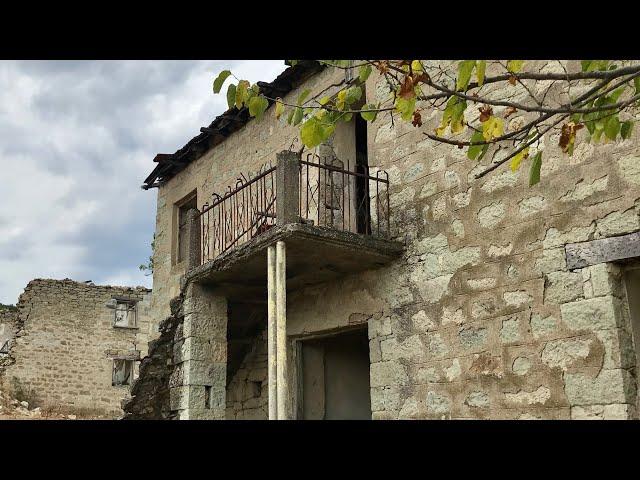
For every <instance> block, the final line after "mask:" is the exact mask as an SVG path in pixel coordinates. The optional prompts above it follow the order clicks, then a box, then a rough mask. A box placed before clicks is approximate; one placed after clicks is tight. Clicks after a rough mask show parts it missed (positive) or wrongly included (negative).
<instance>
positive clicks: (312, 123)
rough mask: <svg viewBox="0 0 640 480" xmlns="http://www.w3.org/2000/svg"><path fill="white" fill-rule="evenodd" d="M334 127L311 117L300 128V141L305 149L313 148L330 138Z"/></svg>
mask: <svg viewBox="0 0 640 480" xmlns="http://www.w3.org/2000/svg"><path fill="white" fill-rule="evenodd" d="M335 128H336V126H335V124H333V123H326V122H323V121H322V120H319V119H318V118H317V117H311V118H310V119H309V120H307V121H306V122H304V123H303V124H302V127H301V128H300V140H302V143H304V144H305V146H306V147H307V148H314V147H317V146H318V145H320V144H321V143H322V142H324V141H325V140H326V139H327V138H329V137H330V136H331V134H332V133H333V131H334V130H335Z"/></svg>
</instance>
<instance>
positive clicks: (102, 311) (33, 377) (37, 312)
mask: <svg viewBox="0 0 640 480" xmlns="http://www.w3.org/2000/svg"><path fill="white" fill-rule="evenodd" d="M149 294H150V290H148V289H146V288H142V287H137V288H128V287H112V286H97V285H93V284H86V283H80V282H74V281H72V280H44V279H36V280H32V281H31V282H29V284H28V285H27V287H26V288H25V291H24V293H23V294H22V295H21V296H20V299H19V302H18V305H17V306H18V325H19V329H18V332H17V334H16V338H15V342H14V344H13V346H12V348H11V357H12V364H11V365H9V366H7V367H6V368H5V369H4V371H3V372H2V374H1V375H0V380H1V381H2V388H3V389H5V390H6V391H8V393H10V394H13V395H14V396H15V394H16V393H19V392H17V390H20V391H22V392H30V395H31V399H30V400H31V401H30V403H31V404H32V405H33V406H41V407H43V408H52V409H56V410H59V411H61V412H68V413H80V414H84V415H88V416H92V415H103V416H104V415H107V416H113V417H118V416H120V415H121V413H122V411H121V408H120V404H121V401H122V400H123V398H125V397H127V396H128V395H129V388H130V387H129V386H128V385H122V386H114V385H112V369H113V359H114V358H128V359H139V358H141V357H142V356H145V355H146V353H147V342H148V339H149V336H150V332H151V331H152V330H153V329H154V326H153V322H151V321H150V317H149V316H148V314H147V310H148V308H149V307H148V306H149V301H150V298H149ZM114 298H127V299H130V300H135V301H137V305H136V308H137V327H135V328H115V327H114V325H113V323H114V309H113V308H109V306H112V305H111V304H112V303H113V302H114V301H115V300H114ZM23 394H24V393H23Z"/></svg>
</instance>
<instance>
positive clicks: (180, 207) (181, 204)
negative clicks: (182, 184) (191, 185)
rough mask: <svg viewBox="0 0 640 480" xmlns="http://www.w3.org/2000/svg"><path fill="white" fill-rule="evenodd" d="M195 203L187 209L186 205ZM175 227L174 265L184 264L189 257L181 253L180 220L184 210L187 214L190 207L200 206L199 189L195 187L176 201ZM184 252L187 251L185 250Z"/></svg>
mask: <svg viewBox="0 0 640 480" xmlns="http://www.w3.org/2000/svg"><path fill="white" fill-rule="evenodd" d="M192 202H193V203H194V205H191V206H190V207H189V208H187V209H186V210H185V206H187V205H188V204H190V203H192ZM173 205H174V227H175V230H174V231H175V235H174V237H173V238H174V248H173V255H172V257H173V265H181V264H183V263H184V262H185V261H186V260H187V259H186V258H182V257H181V253H180V247H181V244H182V242H181V241H180V240H181V237H182V236H181V235H180V231H181V225H180V220H181V214H182V212H183V211H184V213H185V215H186V212H188V211H189V209H190V208H196V209H197V208H198V190H197V189H194V190H193V191H191V192H190V193H189V194H188V195H185V196H184V197H182V198H181V199H180V200H179V201H177V202H175V203H174V204H173ZM183 226H186V218H185V225H183ZM183 253H186V251H185V252H183Z"/></svg>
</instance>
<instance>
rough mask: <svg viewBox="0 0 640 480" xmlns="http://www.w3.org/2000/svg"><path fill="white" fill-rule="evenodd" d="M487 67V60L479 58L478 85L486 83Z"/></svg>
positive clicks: (477, 67)
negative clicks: (485, 73)
mask: <svg viewBox="0 0 640 480" xmlns="http://www.w3.org/2000/svg"><path fill="white" fill-rule="evenodd" d="M486 69H487V61H486V60H478V62H477V63H476V76H477V77H478V86H479V87H481V86H482V85H483V84H484V72H485V70H486Z"/></svg>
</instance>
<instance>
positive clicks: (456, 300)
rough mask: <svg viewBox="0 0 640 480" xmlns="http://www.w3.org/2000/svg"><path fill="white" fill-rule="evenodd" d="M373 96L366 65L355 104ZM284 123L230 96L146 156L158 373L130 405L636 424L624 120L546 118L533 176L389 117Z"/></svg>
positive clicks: (331, 82)
mask: <svg viewBox="0 0 640 480" xmlns="http://www.w3.org/2000/svg"><path fill="white" fill-rule="evenodd" d="M573 63H575V62H568V67H569V68H570V69H571V68H576V65H573ZM531 64H533V68H547V67H548V65H549V63H548V62H541V61H536V62H531ZM344 79H345V73H344V72H343V71H342V70H337V69H325V68H322V67H321V66H320V65H319V64H317V63H315V62H312V61H302V62H300V63H298V64H297V65H295V66H293V67H288V68H287V69H286V70H285V71H284V72H283V73H282V74H281V75H280V76H279V77H278V78H277V79H276V80H274V81H273V82H271V83H260V84H259V85H260V88H261V89H262V91H263V92H265V93H266V94H267V95H268V96H271V97H277V96H279V97H282V98H283V100H284V102H289V103H295V100H296V98H297V96H298V95H299V93H300V92H301V91H303V90H304V89H310V90H311V92H312V93H311V95H315V94H318V93H319V92H321V91H324V92H326V93H323V95H327V94H331V92H332V91H333V92H335V91H336V87H335V84H339V83H340V82H342V81H344ZM513 88H514V89H518V88H519V86H514V87H513ZM498 93H500V92H498ZM383 95H384V84H383V80H382V79H381V77H379V76H376V75H375V74H372V75H371V76H370V77H369V79H368V80H367V82H366V99H364V100H363V101H366V102H375V101H377V100H381V99H382V96H383ZM496 114H500V111H499V109H496ZM423 121H424V122H425V126H424V127H423V128H428V129H432V128H434V127H435V126H436V124H437V122H438V121H439V118H437V116H436V115H434V116H432V117H431V118H424V117H423ZM511 121H518V119H517V116H516V118H513V119H512V120H511ZM297 135H298V132H297V129H296V128H295V127H290V126H288V125H286V123H284V122H283V120H282V119H281V120H280V121H278V120H277V119H276V118H275V116H274V115H273V113H272V107H270V108H269V110H267V112H266V114H265V115H264V116H263V118H262V119H260V120H257V119H250V118H249V116H248V114H247V112H246V111H243V110H241V111H238V110H237V109H236V108H233V109H230V110H228V111H227V112H225V113H224V114H222V115H221V116H219V117H217V118H216V119H215V120H214V121H213V122H212V123H211V125H210V126H209V127H206V128H202V129H201V133H200V134H199V135H198V136H196V137H194V138H193V139H192V140H190V141H189V142H188V143H187V144H186V145H185V146H184V147H182V148H181V149H179V150H178V151H177V152H175V153H174V154H158V155H157V156H156V158H155V159H154V161H155V162H156V163H157V165H156V166H155V168H154V170H153V172H152V173H151V174H150V175H149V177H148V178H147V179H146V180H145V185H144V186H143V188H146V189H149V188H156V187H157V216H156V248H155V252H154V265H155V270H154V277H153V284H154V290H153V294H152V299H151V310H152V315H153V316H154V319H155V321H161V320H162V319H164V318H167V317H168V318H169V319H170V320H171V321H170V322H169V320H167V321H165V323H164V324H163V325H161V329H163V334H162V335H161V337H160V338H159V339H158V340H157V341H156V343H154V344H153V345H152V347H151V351H150V357H149V360H148V364H149V369H151V368H152V366H154V365H155V367H153V368H160V369H162V368H165V367H163V366H166V365H168V366H167V367H166V368H167V370H166V371H165V374H166V375H165V377H163V378H166V379H167V383H166V384H165V385H155V386H154V387H153V389H151V388H148V389H147V390H144V388H143V385H144V382H145V381H146V380H145V378H146V377H145V373H144V371H143V370H145V368H146V367H145V362H143V365H142V366H141V378H140V380H139V386H140V389H139V392H138V393H139V394H140V395H139V401H138V404H137V406H136V399H138V395H135V396H134V399H133V401H132V402H131V403H130V405H129V408H127V409H126V410H127V411H128V412H130V416H131V418H158V415H159V414H158V413H157V412H160V411H162V412H163V413H162V414H161V415H160V416H161V417H162V418H180V419H223V418H227V419H266V418H296V419H331V418H373V419H399V418H400V419H403V418H417V419H441V418H444V419H449V418H451V419H455V418H485V419H534V418H544V419H580V418H611V419H614V418H615V419H627V418H636V416H637V371H636V364H637V360H638V355H637V353H638V352H637V349H638V345H639V344H640V340H637V339H638V335H640V330H638V326H639V325H638V321H637V318H638V314H639V312H640V283H639V281H638V274H637V271H636V270H634V266H635V265H636V263H635V262H636V258H637V257H638V256H640V242H639V239H640V217H639V208H640V203H639V200H640V151H639V149H638V140H637V138H638V136H637V135H635V136H634V137H633V138H631V139H629V140H625V141H618V142H614V143H607V144H601V145H597V146H594V145H592V144H589V143H586V142H584V143H580V144H579V146H578V147H577V149H576V151H575V153H574V155H573V156H572V157H567V156H566V155H563V154H562V152H561V151H560V148H559V147H557V144H558V135H559V134H558V133H554V132H551V133H550V134H548V136H547V137H546V138H545V161H544V163H543V167H542V174H541V177H542V181H541V182H540V183H539V184H537V185H535V186H533V187H529V186H528V183H527V171H526V169H525V168H523V169H520V170H518V171H516V172H512V171H511V170H510V169H509V168H508V166H505V167H502V168H499V169H497V170H496V171H494V172H493V173H492V174H490V175H488V176H487V177H484V178H481V179H476V178H475V176H474V175H475V173H477V172H479V171H480V170H481V169H483V168H486V165H487V163H486V162H487V161H488V160H485V161H484V163H480V164H479V163H477V162H474V161H470V160H468V159H467V158H466V155H465V151H464V150H459V149H456V148H453V147H451V146H448V145H441V144H436V143H435V142H433V141H431V140H430V139H428V138H426V137H425V136H424V135H423V134H422V129H416V128H414V127H413V126H412V125H411V124H407V123H405V122H395V123H392V122H391V120H390V118H388V117H386V116H384V115H380V116H379V118H378V119H377V120H376V121H375V122H373V123H368V124H367V123H364V122H362V121H360V120H359V119H358V118H356V117H355V116H354V118H353V119H352V120H351V122H349V123H347V124H343V125H340V126H339V127H338V128H337V129H336V132H335V134H334V136H333V138H332V139H331V140H330V141H329V142H327V143H326V144H325V145H322V146H320V147H318V148H317V149H315V150H314V151H312V152H308V151H307V152H303V153H302V154H301V155H299V154H297V153H295V152H298V151H300V144H299V142H298V140H297ZM567 166H569V168H567ZM172 300H174V303H173V304H171V302H172ZM172 307H173V308H172ZM634 329H635V330H634ZM634 336H635V338H636V341H635V342H634ZM634 345H635V347H634ZM161 347H162V348H163V350H162V351H163V352H165V354H166V355H169V356H170V357H171V359H170V361H169V363H168V364H167V361H166V358H161V357H162V356H161V355H159V354H157V355H155V356H154V355H153V354H154V351H155V350H157V351H158V352H159V351H160V348H161ZM166 352H169V353H166ZM156 371H157V370H156ZM143 391H146V392H147V394H148V395H149V396H147V397H145V396H144V395H143V394H142V393H141V392H143ZM152 391H153V392H155V397H154V394H152V393H149V392H152ZM134 393H135V392H134ZM154 398H155V401H158V402H159V401H161V402H165V403H166V404H164V405H162V406H161V408H155V407H154V408H151V407H149V408H147V409H146V410H145V409H144V408H142V407H141V406H140V405H141V403H144V402H151V403H152V402H153V401H154ZM159 399H161V400H159ZM152 411H153V412H155V413H153V414H152V413H150V412H152ZM141 412H146V413H141ZM136 415H137V416H136ZM154 415H155V416H154Z"/></svg>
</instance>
